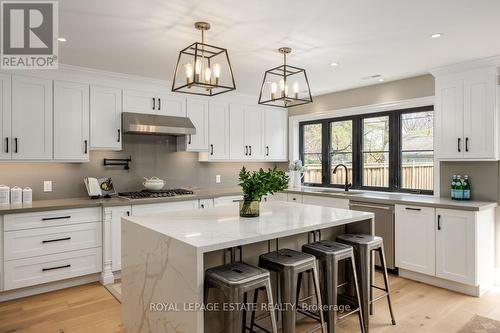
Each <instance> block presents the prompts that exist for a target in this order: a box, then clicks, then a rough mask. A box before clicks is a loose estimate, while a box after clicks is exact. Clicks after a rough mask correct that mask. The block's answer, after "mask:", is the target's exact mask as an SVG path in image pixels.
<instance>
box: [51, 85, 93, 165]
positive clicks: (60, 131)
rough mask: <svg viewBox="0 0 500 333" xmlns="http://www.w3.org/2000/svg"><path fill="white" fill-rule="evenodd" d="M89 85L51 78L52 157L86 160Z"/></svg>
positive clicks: (87, 149)
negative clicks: (52, 104) (52, 82)
mask: <svg viewBox="0 0 500 333" xmlns="http://www.w3.org/2000/svg"><path fill="white" fill-rule="evenodd" d="M89 116H90V109H89V86H88V85H86V84H80V83H73V82H66V81H54V159H56V160H73V161H88V160H89V153H88V152H89Z"/></svg>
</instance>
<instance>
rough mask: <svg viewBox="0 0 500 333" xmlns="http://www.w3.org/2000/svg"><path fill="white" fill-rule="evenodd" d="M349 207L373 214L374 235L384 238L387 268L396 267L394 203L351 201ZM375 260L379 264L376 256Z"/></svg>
mask: <svg viewBox="0 0 500 333" xmlns="http://www.w3.org/2000/svg"><path fill="white" fill-rule="evenodd" d="M349 207H350V209H352V210H358V211H362V212H370V213H374V214H375V235H377V236H380V237H382V238H383V239H384V251H385V257H386V261H387V268H388V269H392V270H394V269H396V266H395V257H394V255H395V253H394V251H395V250H394V246H395V242H394V205H383V204H374V203H367V202H359V201H351V202H350V203H349ZM376 260H377V261H376V264H377V265H379V266H380V263H379V262H378V258H376Z"/></svg>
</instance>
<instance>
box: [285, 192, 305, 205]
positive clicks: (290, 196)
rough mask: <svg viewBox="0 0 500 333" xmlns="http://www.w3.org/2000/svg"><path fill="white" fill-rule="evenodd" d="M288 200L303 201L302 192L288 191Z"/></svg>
mask: <svg viewBox="0 0 500 333" xmlns="http://www.w3.org/2000/svg"><path fill="white" fill-rule="evenodd" d="M287 201H289V202H298V203H302V194H295V193H288V195H287Z"/></svg>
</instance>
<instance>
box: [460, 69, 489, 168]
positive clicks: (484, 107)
mask: <svg viewBox="0 0 500 333" xmlns="http://www.w3.org/2000/svg"><path fill="white" fill-rule="evenodd" d="M464 102H465V104H464V140H465V142H464V145H465V146H464V157H465V158H496V149H497V140H496V137H495V128H496V124H495V120H496V118H495V82H494V77H493V76H485V75H478V77H470V78H466V79H465V80H464Z"/></svg>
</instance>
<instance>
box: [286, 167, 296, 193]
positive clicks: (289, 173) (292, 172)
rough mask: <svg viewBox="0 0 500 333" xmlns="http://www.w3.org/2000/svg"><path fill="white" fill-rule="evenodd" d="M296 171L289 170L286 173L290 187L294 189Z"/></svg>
mask: <svg viewBox="0 0 500 333" xmlns="http://www.w3.org/2000/svg"><path fill="white" fill-rule="evenodd" d="M294 173H295V171H288V172H287V173H286V174H287V176H288V189H289V190H293V188H294V187H293V180H294V176H293V174H294Z"/></svg>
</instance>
